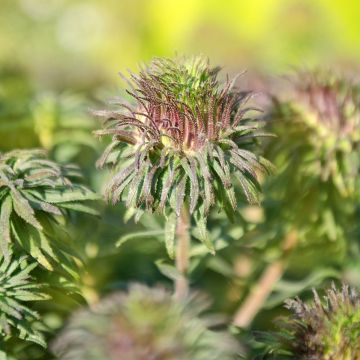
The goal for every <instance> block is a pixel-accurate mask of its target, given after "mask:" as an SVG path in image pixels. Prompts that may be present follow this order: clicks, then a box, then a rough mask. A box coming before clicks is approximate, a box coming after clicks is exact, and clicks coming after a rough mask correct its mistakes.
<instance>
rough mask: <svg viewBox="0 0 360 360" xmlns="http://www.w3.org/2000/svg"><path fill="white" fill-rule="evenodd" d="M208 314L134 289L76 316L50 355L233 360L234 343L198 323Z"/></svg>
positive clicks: (69, 359)
mask: <svg viewBox="0 0 360 360" xmlns="http://www.w3.org/2000/svg"><path fill="white" fill-rule="evenodd" d="M207 308H208V304H207V302H206V301H204V299H203V298H201V297H198V296H195V297H191V298H188V299H187V300H186V301H183V302H176V301H175V300H174V299H173V298H172V296H171V294H169V293H168V292H167V291H165V290H163V289H161V288H154V289H151V288H147V287H145V286H141V285H133V286H131V287H130V289H129V292H128V293H127V294H126V293H115V294H113V295H110V296H108V297H106V298H105V299H103V300H102V301H101V302H100V303H98V304H97V305H95V306H93V307H92V308H91V309H84V310H80V311H79V312H78V313H76V314H75V315H74V316H73V317H72V318H71V319H70V321H69V323H68V325H67V326H66V327H65V329H64V330H63V331H62V333H61V334H60V336H59V337H58V339H56V341H55V343H54V345H53V351H54V353H55V355H57V356H58V357H59V358H61V359H62V360H75V359H76V360H85V359H86V360H95V359H96V360H112V359H114V360H115V359H119V358H121V359H123V360H133V359H159V360H187V359H192V360H202V359H204V360H205V359H206V360H212V359H213V360H215V359H219V358H221V359H224V360H226V359H229V360H230V359H234V358H235V356H236V353H237V352H238V347H237V345H236V342H234V340H233V339H232V338H231V337H230V336H229V335H227V334H226V333H223V332H219V331H217V332H215V331H213V330H211V329H210V326H211V322H210V321H209V320H210V319H206V318H204V317H203V316H202V317H199V315H200V314H201V313H202V312H203V311H204V310H206V309H207Z"/></svg>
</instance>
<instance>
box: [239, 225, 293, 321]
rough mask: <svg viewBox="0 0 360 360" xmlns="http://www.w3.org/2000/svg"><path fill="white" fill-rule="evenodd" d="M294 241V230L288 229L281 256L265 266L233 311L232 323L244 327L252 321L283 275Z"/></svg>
mask: <svg viewBox="0 0 360 360" xmlns="http://www.w3.org/2000/svg"><path fill="white" fill-rule="evenodd" d="M296 243H297V233H296V231H294V230H293V231H290V232H289V233H288V234H287V236H286V237H285V239H284V242H283V256H281V258H280V259H278V260H276V261H274V262H273V263H271V264H269V265H268V266H267V267H266V269H265V270H264V272H263V273H262V275H261V277H260V279H259V280H258V282H257V284H256V285H255V286H254V287H253V288H252V290H251V292H250V294H249V295H248V297H247V298H246V299H245V301H244V302H243V303H242V304H241V306H240V308H239V309H238V310H237V312H236V313H235V316H234V320H233V323H234V325H236V326H239V327H242V328H246V327H248V326H249V325H250V324H251V323H252V321H253V320H254V318H255V316H256V315H257V313H258V312H259V311H260V310H261V309H262V307H263V306H264V304H265V302H266V300H267V298H268V297H269V295H270V294H271V292H272V291H273V288H274V286H275V284H276V283H277V282H278V281H279V280H280V279H281V277H282V276H283V274H284V272H285V269H286V264H287V259H288V256H289V254H290V253H291V251H292V250H293V248H294V247H295V246H296Z"/></svg>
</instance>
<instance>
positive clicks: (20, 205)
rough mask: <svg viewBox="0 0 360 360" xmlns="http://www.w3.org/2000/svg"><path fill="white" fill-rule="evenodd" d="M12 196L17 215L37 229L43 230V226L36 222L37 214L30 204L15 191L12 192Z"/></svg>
mask: <svg viewBox="0 0 360 360" xmlns="http://www.w3.org/2000/svg"><path fill="white" fill-rule="evenodd" d="M11 196H12V200H13V206H14V210H15V212H16V214H17V215H18V216H19V217H21V218H22V219H23V220H25V221H26V222H27V223H28V224H30V225H32V226H34V227H35V228H36V229H39V230H42V226H41V224H40V223H39V222H38V221H37V220H36V218H35V216H34V214H35V212H34V210H33V208H32V207H31V206H30V204H29V202H28V201H27V200H26V199H25V198H24V197H23V196H22V195H21V194H20V193H19V192H18V191H17V190H16V191H15V189H14V190H12V191H11Z"/></svg>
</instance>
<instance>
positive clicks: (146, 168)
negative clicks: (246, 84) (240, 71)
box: [95, 58, 271, 256]
mask: <svg viewBox="0 0 360 360" xmlns="http://www.w3.org/2000/svg"><path fill="white" fill-rule="evenodd" d="M217 73H218V69H217V68H211V67H209V65H208V63H207V61H206V60H204V59H196V58H195V60H193V61H192V62H191V61H190V60H186V59H185V60H184V59H183V60H182V61H180V60H178V61H176V60H175V61H171V60H160V59H158V60H155V61H154V62H153V63H152V64H150V66H149V67H148V68H147V69H145V70H142V71H141V72H140V74H139V76H136V75H134V74H133V75H132V76H131V79H132V81H133V83H134V86H135V88H134V89H133V90H132V91H128V93H129V94H130V95H131V96H132V97H133V98H134V99H135V101H136V105H135V106H134V107H130V106H128V105H126V104H123V103H119V105H120V107H121V110H119V111H112V110H104V111H95V114H96V115H98V116H100V117H102V118H104V129H103V130H99V131H96V132H95V133H96V135H98V136H105V135H112V141H111V143H110V145H108V147H107V148H106V150H105V151H104V153H103V156H102V157H101V158H100V159H99V161H98V165H99V166H100V167H102V166H104V165H105V164H110V165H114V166H115V167H116V173H115V174H114V175H113V177H112V178H111V179H110V181H109V183H108V184H107V186H106V197H107V198H108V199H109V200H112V202H113V203H116V202H118V201H120V200H122V199H124V200H125V201H126V206H127V207H128V208H132V209H135V211H136V213H137V215H136V216H137V218H139V217H140V216H141V214H142V212H143V211H151V212H152V211H156V210H157V211H161V212H163V214H164V215H165V216H166V218H167V221H168V225H167V229H169V232H171V233H173V234H174V231H175V229H176V226H174V224H176V222H177V217H179V216H180V212H181V209H182V208H183V206H184V204H185V206H186V207H187V208H188V209H189V211H190V213H191V214H192V215H193V220H194V221H195V224H196V226H197V228H198V237H199V238H200V240H202V241H203V242H204V243H205V244H206V245H207V246H208V248H209V249H210V250H211V251H214V248H213V245H212V244H211V243H210V242H209V241H208V237H207V232H206V218H207V216H208V213H209V210H210V209H211V208H212V207H213V206H214V205H217V206H218V207H220V208H221V209H223V210H224V211H225V212H226V213H227V214H228V215H229V217H230V218H233V213H234V211H235V210H236V208H237V199H236V196H235V190H234V180H235V179H236V180H237V181H238V182H239V184H240V187H241V189H242V192H243V193H244V194H245V195H246V198H247V200H248V201H249V202H257V201H258V192H259V177H260V176H261V175H262V174H264V173H266V172H268V171H269V169H270V168H271V165H270V163H269V162H268V161H267V160H265V159H264V158H262V157H260V156H257V155H256V154H254V153H253V152H251V151H249V149H248V148H249V145H251V144H252V143H253V142H254V140H256V139H257V138H258V137H261V136H264V135H266V134H264V133H259V131H258V128H259V126H260V125H261V124H260V123H259V122H258V121H257V120H256V119H254V118H252V117H247V116H245V115H248V114H250V113H249V111H250V110H253V108H251V107H245V104H246V103H247V101H248V100H249V98H250V97H251V93H248V92H241V91H238V90H236V89H235V88H233V85H234V81H235V79H234V80H233V81H232V82H231V81H227V82H226V84H225V85H224V87H223V88H222V89H221V88H220V87H219V85H218V82H217V80H216V77H217ZM170 237H171V236H170ZM168 243H169V244H170V245H168V251H169V254H170V255H171V256H172V255H173V250H172V249H173V246H172V245H171V244H172V242H171V241H170V242H168Z"/></svg>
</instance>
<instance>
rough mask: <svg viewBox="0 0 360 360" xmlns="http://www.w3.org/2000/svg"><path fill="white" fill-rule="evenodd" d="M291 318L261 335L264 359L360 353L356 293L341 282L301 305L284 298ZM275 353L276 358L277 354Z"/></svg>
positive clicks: (351, 356) (326, 358)
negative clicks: (266, 352)
mask: <svg viewBox="0 0 360 360" xmlns="http://www.w3.org/2000/svg"><path fill="white" fill-rule="evenodd" d="M286 307H287V308H288V309H289V310H291V311H292V313H293V314H292V317H291V318H287V319H282V320H279V322H278V327H279V331H278V332H277V333H275V334H273V335H270V334H264V338H265V339H266V341H267V342H269V344H268V356H267V357H266V358H276V359H278V358H286V359H309V360H311V359H314V360H315V359H324V360H331V359H339V360H340V359H343V360H346V359H357V358H358V357H359V356H360V343H359V338H360V296H359V294H358V293H357V292H356V290H355V289H352V288H349V286H347V285H343V287H342V290H341V291H340V290H338V289H336V287H335V286H334V285H333V286H332V288H330V289H328V290H327V291H326V295H325V296H324V300H323V301H321V300H320V297H319V295H318V293H317V292H316V291H314V300H313V302H312V303H310V304H305V303H304V302H302V301H301V300H300V299H299V298H297V299H295V300H288V301H287V302H286ZM278 356H279V357H278Z"/></svg>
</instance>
